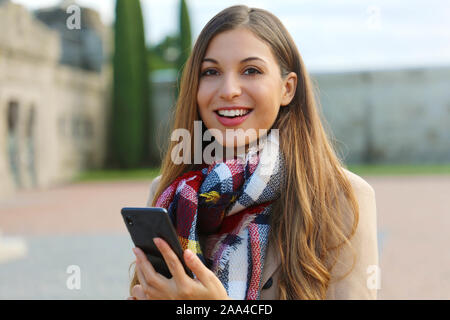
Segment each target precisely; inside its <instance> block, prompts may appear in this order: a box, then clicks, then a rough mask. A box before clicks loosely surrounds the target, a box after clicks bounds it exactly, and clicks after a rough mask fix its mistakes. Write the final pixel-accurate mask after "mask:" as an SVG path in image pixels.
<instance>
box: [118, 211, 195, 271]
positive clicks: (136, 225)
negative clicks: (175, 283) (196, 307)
mask: <svg viewBox="0 0 450 320" xmlns="http://www.w3.org/2000/svg"><path fill="white" fill-rule="evenodd" d="M121 214H122V217H123V220H124V222H125V225H126V226H127V229H128V232H129V233H130V235H131V239H132V240H133V243H134V245H135V246H136V247H138V248H139V249H141V250H142V251H144V253H145V255H146V256H147V259H148V260H149V261H150V263H151V264H152V266H153V268H155V270H156V271H157V272H159V273H160V274H162V275H163V276H165V277H167V278H171V277H172V274H171V273H170V270H169V268H168V267H167V264H166V262H165V261H164V258H163V256H162V254H161V253H160V252H159V250H158V247H156V245H155V243H154V242H153V238H162V239H164V240H165V241H166V242H167V243H168V244H169V245H170V247H171V248H172V250H173V252H175V254H176V255H177V257H178V259H180V261H181V263H182V264H183V267H184V270H185V271H186V274H187V275H189V276H190V277H191V278H194V275H193V274H192V272H191V270H189V268H188V267H187V266H186V263H185V262H184V259H183V249H182V248H181V245H180V242H179V240H178V236H177V233H176V231H175V228H174V227H173V225H172V222H171V221H170V218H169V214H168V213H167V210H166V209H164V208H152V207H145V208H131V207H125V208H122V210H121Z"/></svg>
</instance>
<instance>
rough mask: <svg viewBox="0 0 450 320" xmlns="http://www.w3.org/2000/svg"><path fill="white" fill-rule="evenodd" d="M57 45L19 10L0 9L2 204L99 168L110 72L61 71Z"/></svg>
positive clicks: (45, 30)
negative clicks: (17, 195) (22, 192)
mask: <svg viewBox="0 0 450 320" xmlns="http://www.w3.org/2000/svg"><path fill="white" fill-rule="evenodd" d="M60 41H61V40H60V36H59V35H58V33H57V32H56V31H54V30H51V29H49V28H48V27H47V26H45V25H44V24H43V23H41V22H39V21H38V20H37V19H35V18H34V17H33V15H32V14H31V13H29V12H28V11H27V10H26V9H25V8H24V7H22V6H20V5H16V4H13V3H10V2H6V3H3V4H2V5H0V177H1V179H0V198H5V197H6V198H7V197H8V196H9V195H11V194H12V193H14V192H15V191H17V190H23V189H31V188H46V187H51V186H54V185H57V184H60V183H66V182H67V181H68V180H69V179H70V178H72V177H73V176H75V175H76V174H77V173H79V172H80V171H81V170H82V169H84V168H87V167H91V168H92V167H94V168H95V167H100V166H101V165H102V164H103V159H104V157H105V148H106V124H105V121H106V115H107V112H108V108H107V106H108V101H107V97H108V96H109V94H108V90H109V86H110V80H109V79H110V74H111V70H110V67H105V68H104V69H103V71H102V72H101V73H98V72H93V71H86V70H82V69H80V68H73V67H70V66H67V65H62V64H60V62H59V60H60V54H61V42H60Z"/></svg>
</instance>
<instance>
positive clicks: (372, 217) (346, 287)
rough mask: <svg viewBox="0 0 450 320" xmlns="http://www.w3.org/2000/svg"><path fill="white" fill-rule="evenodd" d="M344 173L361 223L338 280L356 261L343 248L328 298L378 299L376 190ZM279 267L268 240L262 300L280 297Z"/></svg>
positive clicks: (153, 187) (347, 263) (153, 189)
mask: <svg viewBox="0 0 450 320" xmlns="http://www.w3.org/2000/svg"><path fill="white" fill-rule="evenodd" d="M344 172H345V173H346V174H347V177H348V179H349V180H350V183H351V184H352V186H353V190H354V192H355V195H356V198H357V200H358V204H359V223H358V227H357V229H356V233H355V235H354V236H353V237H352V239H351V240H350V242H351V244H352V246H353V248H354V249H355V250H356V254H357V258H356V259H357V260H356V263H355V267H354V268H353V270H352V272H351V273H350V274H349V275H347V276H346V277H345V278H344V279H342V280H340V281H335V279H336V278H338V277H340V276H342V275H343V274H345V273H346V272H347V270H349V268H350V267H351V264H352V263H353V260H352V251H350V250H349V249H348V248H346V249H344V250H342V251H341V255H340V257H339V261H343V263H340V264H336V266H335V267H334V268H333V270H332V272H331V283H330V286H329V287H328V290H327V297H326V298H327V299H330V300H336V299H337V300H342V299H376V298H377V289H376V285H374V284H376V283H377V282H376V280H374V276H376V275H379V272H378V271H379V269H378V244H377V219H376V205H375V192H374V190H373V188H372V187H371V186H370V185H369V184H368V183H367V182H366V181H365V180H363V179H362V178H361V177H359V176H357V175H356V174H354V173H352V172H350V171H348V170H345V169H344ZM160 178H161V177H160V176H158V177H157V178H155V179H154V180H153V181H152V183H151V185H150V194H149V197H148V200H147V206H151V202H152V200H153V197H154V195H155V192H156V188H157V186H158V183H159V181H160ZM279 266H280V259H279V257H278V255H277V253H276V252H275V250H274V249H273V247H272V246H271V245H270V243H269V248H268V252H267V257H266V259H265V265H264V270H263V275H262V283H263V284H266V283H267V282H268V281H269V279H270V281H269V283H272V285H271V286H269V283H267V285H266V287H268V288H266V289H263V290H261V299H262V300H273V299H278V296H277V291H278V290H277V283H278V274H279ZM378 281H379V280H378ZM369 287H370V288H371V289H369ZM374 287H375V288H374Z"/></svg>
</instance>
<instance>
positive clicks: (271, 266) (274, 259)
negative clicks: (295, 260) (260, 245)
mask: <svg viewBox="0 0 450 320" xmlns="http://www.w3.org/2000/svg"><path fill="white" fill-rule="evenodd" d="M280 264H281V259H280V256H279V254H278V252H277V250H276V249H275V248H274V246H273V245H272V241H269V246H268V248H267V254H266V258H265V259H264V268H263V272H262V277H261V286H264V284H265V283H266V282H267V280H269V279H270V277H272V276H273V274H274V273H275V271H277V269H278V267H279V266H280Z"/></svg>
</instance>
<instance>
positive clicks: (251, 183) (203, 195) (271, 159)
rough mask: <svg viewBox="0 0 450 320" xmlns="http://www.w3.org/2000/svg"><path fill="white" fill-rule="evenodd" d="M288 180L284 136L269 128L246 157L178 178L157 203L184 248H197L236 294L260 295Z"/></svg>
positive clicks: (231, 293)
mask: <svg viewBox="0 0 450 320" xmlns="http://www.w3.org/2000/svg"><path fill="white" fill-rule="evenodd" d="M283 179H284V162H283V158H282V156H281V153H280V152H279V145H278V137H277V136H276V135H273V134H270V133H269V134H268V135H267V136H265V137H264V138H260V141H259V144H258V148H250V149H249V151H248V152H247V154H245V156H244V157H237V158H234V159H230V160H224V161H216V162H214V163H212V164H211V165H203V167H201V168H199V169H198V170H193V171H189V172H187V173H185V174H184V175H182V176H180V177H178V178H177V179H176V180H175V181H173V182H172V183H171V185H170V186H169V187H168V188H166V189H165V190H164V191H163V192H162V194H161V195H160V197H159V198H158V200H157V202H156V206H157V207H163V208H166V209H167V211H168V213H169V216H170V218H171V220H172V222H173V224H174V226H175V229H176V231H177V234H178V237H179V240H180V243H181V246H182V248H183V250H184V249H187V248H189V249H191V250H192V251H193V252H194V253H196V254H197V255H198V256H199V258H200V259H201V260H202V261H203V262H204V263H205V265H206V266H207V267H208V268H209V269H211V270H212V271H213V272H214V273H215V274H216V276H217V277H218V278H219V279H220V281H221V282H222V284H223V285H224V287H225V289H226V290H227V293H228V295H229V296H230V297H231V298H232V299H251V300H256V299H259V297H260V291H261V275H262V270H263V267H264V258H265V254H266V251H267V250H266V249H267V243H268V236H269V231H270V223H269V218H270V213H271V209H272V205H273V202H274V201H275V200H276V199H277V198H279V196H280V194H281V191H280V189H281V185H282V183H283ZM200 238H202V239H203V240H204V241H203V240H202V243H203V245H202V246H200V240H199V239H200Z"/></svg>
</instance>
